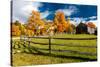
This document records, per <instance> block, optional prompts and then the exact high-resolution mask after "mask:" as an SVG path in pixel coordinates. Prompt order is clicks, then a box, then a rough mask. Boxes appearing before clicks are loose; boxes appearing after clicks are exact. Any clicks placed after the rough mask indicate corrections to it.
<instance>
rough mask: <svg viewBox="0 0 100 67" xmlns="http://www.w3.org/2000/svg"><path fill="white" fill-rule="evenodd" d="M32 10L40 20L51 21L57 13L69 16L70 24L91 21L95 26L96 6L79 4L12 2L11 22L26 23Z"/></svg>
mask: <svg viewBox="0 0 100 67" xmlns="http://www.w3.org/2000/svg"><path fill="white" fill-rule="evenodd" d="M32 10H34V11H39V12H40V14H41V19H47V20H51V21H52V20H53V19H54V15H55V13H56V12H57V11H61V12H63V13H64V14H65V17H66V19H67V17H68V16H70V19H71V21H72V22H75V23H79V22H80V21H83V22H89V21H92V22H94V23H96V24H97V6H95V5H79V4H63V3H47V2H33V1H16V0H15V1H13V21H15V20H19V21H21V22H23V23H25V22H27V19H28V17H29V16H30V15H31V12H32Z"/></svg>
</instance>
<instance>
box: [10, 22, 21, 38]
mask: <svg viewBox="0 0 100 67" xmlns="http://www.w3.org/2000/svg"><path fill="white" fill-rule="evenodd" d="M11 34H12V36H20V35H21V30H20V28H19V26H18V25H16V24H14V23H12V24H11Z"/></svg>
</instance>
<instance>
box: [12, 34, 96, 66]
mask: <svg viewBox="0 0 100 67" xmlns="http://www.w3.org/2000/svg"><path fill="white" fill-rule="evenodd" d="M12 38H13V37H12ZM51 38H96V35H89V34H56V35H54V36H52V37H51ZM30 39H31V42H30V41H24V40H20V39H12V43H11V46H12V53H11V54H12V61H11V62H12V65H13V66H21V65H41V64H58V63H72V62H73V63H75V62H88V61H96V60H97V40H96V39H93V40H66V39H51V42H50V44H51V53H50V51H49V47H50V46H49V45H48V44H49V40H48V39H41V38H30ZM28 40H29V39H28Z"/></svg>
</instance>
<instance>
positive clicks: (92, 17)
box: [89, 16, 97, 19]
mask: <svg viewBox="0 0 100 67" xmlns="http://www.w3.org/2000/svg"><path fill="white" fill-rule="evenodd" d="M95 18H97V16H91V17H89V19H95Z"/></svg>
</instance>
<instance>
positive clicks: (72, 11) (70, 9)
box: [56, 6, 78, 16]
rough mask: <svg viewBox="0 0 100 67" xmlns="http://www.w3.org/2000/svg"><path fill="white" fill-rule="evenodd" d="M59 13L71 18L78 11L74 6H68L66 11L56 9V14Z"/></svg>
mask: <svg viewBox="0 0 100 67" xmlns="http://www.w3.org/2000/svg"><path fill="white" fill-rule="evenodd" d="M58 11H61V12H63V13H64V14H65V16H71V15H72V14H75V13H77V12H78V9H77V8H76V7H75V6H69V7H68V8H66V9H58V10H57V11H56V12H58Z"/></svg>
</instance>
